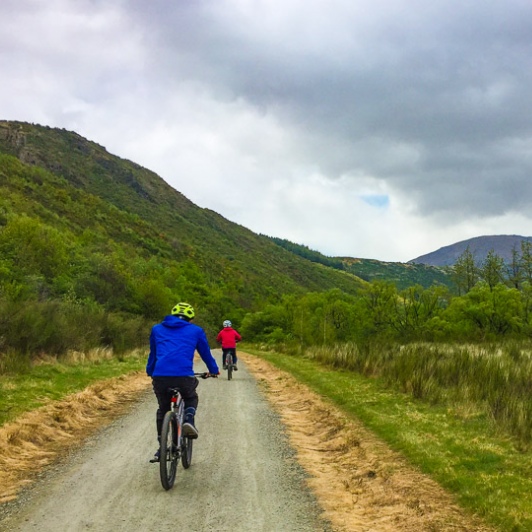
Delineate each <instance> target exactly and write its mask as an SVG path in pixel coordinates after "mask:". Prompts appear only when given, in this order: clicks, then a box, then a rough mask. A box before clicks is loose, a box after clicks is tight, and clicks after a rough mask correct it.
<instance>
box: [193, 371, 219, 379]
mask: <svg viewBox="0 0 532 532" xmlns="http://www.w3.org/2000/svg"><path fill="white" fill-rule="evenodd" d="M194 376H195V377H201V378H202V379H209V378H210V377H212V378H213V379H216V378H217V377H218V375H215V374H214V373H209V372H208V371H204V372H203V373H194Z"/></svg>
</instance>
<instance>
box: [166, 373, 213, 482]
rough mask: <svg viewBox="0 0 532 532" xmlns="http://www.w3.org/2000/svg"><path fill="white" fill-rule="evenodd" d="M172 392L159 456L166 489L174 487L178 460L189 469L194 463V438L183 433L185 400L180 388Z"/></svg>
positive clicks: (209, 374) (204, 377)
mask: <svg viewBox="0 0 532 532" xmlns="http://www.w3.org/2000/svg"><path fill="white" fill-rule="evenodd" d="M194 376H197V377H201V378H202V379H208V378H209V377H216V375H213V374H211V373H194ZM168 391H169V392H172V399H171V400H170V410H169V411H168V412H166V414H165V416H164V419H163V425H162V430H161V448H160V456H159V473H160V476H161V484H162V485H163V488H164V489H165V490H169V489H171V488H172V487H173V485H174V482H175V478H176V474H177V466H178V462H179V460H180V459H181V463H182V465H183V468H184V469H188V468H189V467H190V464H191V463H192V444H193V441H194V440H193V439H192V438H190V437H187V436H185V435H184V434H183V431H182V427H183V423H184V419H185V401H184V400H183V397H182V396H181V393H180V392H179V388H169V389H168Z"/></svg>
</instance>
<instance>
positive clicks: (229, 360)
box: [225, 350, 236, 381]
mask: <svg viewBox="0 0 532 532" xmlns="http://www.w3.org/2000/svg"><path fill="white" fill-rule="evenodd" d="M225 366H226V369H227V380H229V381H230V380H231V379H232V378H233V371H234V369H235V368H236V364H235V354H234V352H233V351H229V350H228V351H227V353H226V354H225Z"/></svg>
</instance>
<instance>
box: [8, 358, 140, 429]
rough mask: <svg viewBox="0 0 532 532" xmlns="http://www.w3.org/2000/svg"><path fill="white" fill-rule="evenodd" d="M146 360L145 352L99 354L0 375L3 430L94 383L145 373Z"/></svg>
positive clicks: (55, 361) (53, 361)
mask: <svg viewBox="0 0 532 532" xmlns="http://www.w3.org/2000/svg"><path fill="white" fill-rule="evenodd" d="M146 356H147V355H146V352H145V351H143V350H136V351H132V352H130V353H128V354H127V355H121V356H120V357H116V356H112V355H111V354H110V353H109V352H105V351H100V352H95V353H93V354H92V356H85V357H83V358H82V359H80V358H79V357H76V356H74V357H71V358H69V359H68V360H65V361H57V360H55V359H49V360H48V361H41V363H39V364H34V365H32V366H31V367H29V368H28V369H27V371H26V372H24V373H22V374H11V375H9V374H7V375H0V426H2V425H4V424H5V423H7V422H9V421H13V420H14V419H16V418H17V417H18V416H20V415H21V414H24V413H25V412H28V411H30V410H34V409H35V408H39V407H41V406H44V405H47V404H49V403H50V402H51V401H57V400H60V399H63V398H64V397H66V396H67V395H70V394H72V393H76V392H80V391H82V390H83V389H85V388H86V387H87V386H89V385H90V384H92V383H94V382H97V381H101V380H105V379H110V378H113V377H118V376H120V375H124V374H126V373H131V372H133V371H140V370H143V369H144V367H145V365H146Z"/></svg>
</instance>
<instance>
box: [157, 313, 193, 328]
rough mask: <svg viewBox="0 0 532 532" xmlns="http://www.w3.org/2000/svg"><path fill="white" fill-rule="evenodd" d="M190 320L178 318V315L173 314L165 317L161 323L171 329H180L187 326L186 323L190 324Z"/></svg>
mask: <svg viewBox="0 0 532 532" xmlns="http://www.w3.org/2000/svg"><path fill="white" fill-rule="evenodd" d="M189 323H190V322H188V321H187V320H182V319H181V318H178V317H177V316H172V315H171V314H170V315H168V316H165V317H164V320H163V321H162V323H161V325H164V326H165V327H170V328H171V329H179V328H180V327H185V325H188V324H189Z"/></svg>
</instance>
